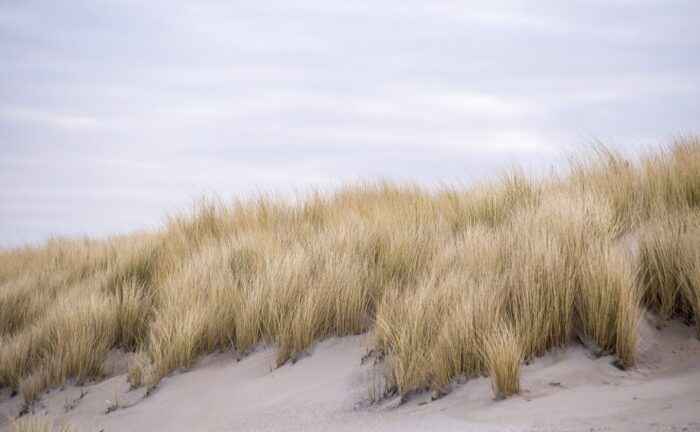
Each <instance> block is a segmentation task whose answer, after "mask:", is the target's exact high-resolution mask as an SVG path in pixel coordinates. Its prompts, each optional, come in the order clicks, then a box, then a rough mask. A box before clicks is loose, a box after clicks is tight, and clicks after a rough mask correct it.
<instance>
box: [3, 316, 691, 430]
mask: <svg viewBox="0 0 700 432" xmlns="http://www.w3.org/2000/svg"><path fill="white" fill-rule="evenodd" d="M368 338H369V335H362V336H349V337H344V338H333V339H330V340H327V341H324V342H321V343H319V344H318V345H317V346H316V347H315V349H314V350H313V353H312V355H309V356H306V357H302V358H301V359H300V360H299V361H298V362H296V363H295V364H286V365H284V366H282V367H280V368H277V369H275V368H274V364H275V356H274V350H273V349H272V348H267V349H260V350H258V352H256V353H254V354H251V355H249V356H248V357H246V358H244V359H243V360H241V361H239V362H236V361H235V359H234V358H233V355H232V354H231V353H223V354H215V355H210V356H207V357H204V358H201V359H200V360H198V361H197V363H196V364H195V366H194V367H193V368H192V369H191V370H189V371H188V372H186V373H182V374H177V375H174V376H172V377H170V378H167V379H165V380H164V381H163V382H162V383H161V384H160V385H159V386H158V389H157V390H156V391H154V392H153V393H152V394H151V395H149V396H148V397H145V398H144V392H143V390H142V389H139V390H129V385H128V384H127V383H126V377H125V375H124V374H123V373H122V374H118V375H115V376H113V377H111V378H108V379H106V380H104V381H102V382H99V383H95V384H92V385H88V386H85V387H82V388H80V387H76V386H68V387H67V388H65V389H63V390H54V391H52V392H50V393H48V394H46V395H44V396H43V397H42V399H41V401H40V403H39V404H38V405H37V413H40V414H48V415H50V416H52V417H53V418H54V419H55V422H56V423H57V424H60V423H62V422H64V421H70V422H72V423H73V424H77V425H81V426H82V430H84V431H94V430H101V429H102V430H104V431H106V432H107V431H127V430H128V431H154V430H168V431H192V430H197V431H309V430H311V431H314V430H317V431H349V430H377V431H379V430H381V431H387V430H388V431H392V430H395V431H407V430H408V431H410V430H444V431H484V430H513V431H515V430H517V431H520V430H536V431H549V430H567V431H591V430H615V431H617V430H629V431H639V430H653V431H664V430H668V431H672V430H678V431H680V430H688V431H693V430H700V341H698V339H697V338H696V337H695V334H694V329H692V328H690V327H687V326H685V325H683V324H681V323H678V322H670V323H668V325H667V326H666V327H665V328H664V329H662V330H657V329H656V328H653V327H652V325H651V323H650V320H648V319H647V320H645V323H644V325H643V328H642V331H641V334H640V338H641V341H640V344H639V352H638V359H639V361H638V365H637V367H636V368H635V369H633V370H628V371H622V370H619V369H617V368H616V367H615V366H613V365H612V364H611V362H612V358H611V357H602V358H598V359H591V358H589V356H588V355H587V353H586V352H585V350H584V348H582V347H580V346H576V347H571V348H567V349H562V350H552V351H550V352H549V353H548V354H547V355H545V356H544V357H541V358H538V359H536V360H535V361H534V362H532V363H531V364H529V365H526V366H524V367H523V372H522V382H521V387H522V391H521V394H520V395H518V396H515V397H512V398H509V399H507V400H505V401H500V402H496V401H493V400H492V397H493V394H492V392H491V388H490V383H489V380H488V378H478V379H474V380H470V381H469V382H467V383H466V384H463V385H456V386H455V388H454V390H453V391H452V392H451V393H450V394H448V395H447V396H445V397H443V398H442V399H439V400H436V401H430V394H428V393H426V394H420V395H417V396H415V397H413V398H412V399H411V400H409V401H408V402H407V403H404V404H401V405H400V404H399V401H398V399H397V398H393V399H390V400H386V401H384V402H382V403H381V404H376V405H370V404H369V402H368V382H369V380H368V376H369V375H370V368H371V366H369V364H367V363H365V364H364V365H363V364H361V358H362V355H363V353H364V352H365V347H366V346H367V342H368ZM115 361H116V360H115ZM117 363H119V362H118V361H117ZM120 364H121V363H120ZM115 369H116V370H119V368H116V367H115ZM115 402H116V404H117V405H118V406H119V408H118V409H116V410H114V411H111V412H109V413H106V412H107V411H108V410H109V409H108V408H109V407H110V404H114V403H115ZM19 407H20V402H19V398H18V397H17V396H14V397H7V395H5V400H4V401H2V402H0V417H5V416H8V415H10V416H11V415H16V413H17V412H18V410H19ZM2 427H7V422H6V421H4V420H0V428H2Z"/></svg>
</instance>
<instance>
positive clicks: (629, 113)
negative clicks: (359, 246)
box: [0, 0, 700, 245]
mask: <svg viewBox="0 0 700 432" xmlns="http://www.w3.org/2000/svg"><path fill="white" fill-rule="evenodd" d="M699 16H700V4H698V3H697V2H695V1H692V0H689V1H668V2H661V1H656V2H653V1H639V2H622V1H619V2H615V1H612V2H611V1H605V2H603V1H600V2H544V1H530V2H515V1H513V2H508V1H496V2H478V3H477V2H457V1H455V2H450V1H408V2H406V1H402V2H398V1H385V2H376V1H359V2H341V1H338V2H316V1H310V0H309V1H301V0H296V1H278V2H254V1H250V2H225V1H202V2H199V1H198V2H180V1H175V2H172V1H169V2H165V1H162V2H161V1H151V2H137V1H120V2H117V1H110V0H108V1H100V2H92V1H67V2H51V1H33V0H24V1H16V0H15V1H13V0H6V1H4V2H2V3H0V58H1V59H2V61H0V150H1V151H2V158H0V202H2V206H1V207H0V244H5V245H13V244H18V243H20V242H23V241H35V240H38V239H41V238H44V237H45V236H47V235H49V234H69V235H75V234H82V233H86V234H91V235H104V234H109V233H113V232H119V231H126V230H131V229H136V228H144V227H150V226H153V225H154V224H156V223H157V222H158V220H159V218H160V216H161V215H162V213H163V212H164V211H165V209H172V208H173V207H175V206H180V205H183V204H184V203H187V202H188V201H189V200H190V199H191V198H192V197H193V196H194V195H196V194H198V193H201V192H202V191H213V192H215V193H219V194H222V195H225V196H230V195H241V194H245V193H248V192H251V191H254V190H259V189H269V188H274V189H281V190H290V189H294V188H303V187H304V186H307V185H318V186H321V187H323V186H324V185H330V184H337V183H338V182H342V181H348V180H354V179H365V178H376V177H385V178H397V179H413V180H415V181H418V182H421V183H427V184H430V183H435V182H439V181H466V179H470V178H474V177H478V176H479V175H483V174H484V173H485V172H486V171H488V168H492V167H496V168H498V167H502V166H507V165H508V164H509V163H510V162H512V161H514V160H518V161H525V162H527V163H532V164H535V165H543V164H547V163H553V161H555V160H557V158H559V157H560V156H561V155H562V153H564V152H566V151H569V150H571V148H572V147H573V146H575V144H576V143H580V142H582V141H584V140H585V138H586V137H590V136H598V137H600V138H602V139H604V140H610V142H611V143H613V144H615V145H620V146H628V145H635V144H638V143H647V142H654V141H655V140H663V139H666V138H668V137H669V136H670V135H672V134H679V133H689V132H693V131H697V129H696V127H697V118H698V114H700V102H699V101H700V97H699V96H700V80H698V77H699V76H700V60H699V59H700V56H698V55H697V53H699V52H700V32H698V31H697V28H698V25H699V24H700V19H699V18H698V17H699Z"/></svg>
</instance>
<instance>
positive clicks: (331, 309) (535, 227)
mask: <svg viewBox="0 0 700 432" xmlns="http://www.w3.org/2000/svg"><path fill="white" fill-rule="evenodd" d="M699 208H700V141H698V140H697V139H695V138H687V139H681V140H678V141H676V142H674V143H672V145H670V146H668V147H667V148H666V149H665V150H662V151H660V152H659V153H657V154H655V155H651V156H648V157H645V158H643V159H642V160H635V161H631V160H626V159H625V158H624V157H622V156H620V155H617V154H615V153H613V152H609V151H602V152H599V154H598V155H597V156H595V157H593V158H592V159H580V160H579V161H575V162H574V163H573V164H572V167H571V170H570V171H569V174H568V175H566V176H561V177H554V176H553V177H550V178H547V179H544V180H540V181H532V180H530V179H528V178H526V177H525V176H524V175H523V174H521V173H518V172H514V173H512V174H511V175H508V176H505V177H504V178H503V179H502V180H501V181H499V182H494V183H490V184H486V185H481V186H474V187H471V188H468V189H457V188H444V189H442V190H439V191H429V190H426V189H422V188H420V187H417V186H413V185H396V184H389V183H378V184H364V185H355V186H347V187H344V188H340V189H338V190H336V191H334V192H332V193H329V194H312V195H310V196H308V197H307V198H306V199H304V200H301V202H296V203H289V202H283V201H281V200H276V199H273V198H270V197H264V196H261V197H259V198H258V199H255V200H250V201H242V202H234V203H231V204H224V203H221V202H219V201H204V202H202V203H199V204H198V206H197V210H196V212H194V213H192V214H190V213H187V214H176V215H173V216H171V217H169V218H168V219H167V220H166V224H165V226H164V227H163V229H160V230H158V231H156V232H152V233H140V234H134V235H127V236H120V237H114V238H111V239H108V240H103V241H95V240H88V239H84V240H67V239H52V240H49V241H48V242H46V244H44V245H43V246H41V247H36V248H32V247H24V248H18V249H14V250H9V251H5V252H2V253H0V386H3V387H5V386H6V387H11V388H12V389H16V390H19V391H20V392H21V393H22V394H23V397H24V398H25V400H26V401H31V400H33V399H34V398H36V397H38V396H39V395H40V394H41V392H42V391H44V390H45V389H48V388H51V387H52V386H55V385H58V384H61V383H63V382H64V381H65V380H67V379H75V380H77V381H78V382H82V381H85V380H88V379H93V378H96V377H99V375H100V374H101V372H102V371H101V364H102V362H103V360H104V358H105V356H106V354H107V352H108V351H110V350H112V349H115V348H118V349H123V350H128V351H134V352H135V354H134V361H133V363H132V366H131V369H130V371H129V374H128V377H129V381H130V382H131V384H132V385H135V386H141V385H145V386H147V387H149V388H150V387H153V386H156V385H157V384H158V382H159V381H160V380H161V379H162V378H163V377H165V376H167V375H168V374H170V373H172V372H173V371H175V370H179V369H184V368H187V367H189V366H190V365H191V364H192V362H193V361H194V360H195V359H196V358H197V356H198V355H200V354H203V353H207V352H211V351H214V350H228V349H232V350H234V352H235V355H236V356H238V357H240V356H244V355H246V354H247V353H248V352H250V351H251V350H252V349H253V348H254V347H255V346H256V345H257V344H258V343H260V342H261V341H264V342H266V343H274V344H275V345H276V347H277V363H278V364H282V363H284V362H286V361H287V360H289V359H290V358H294V357H295V356H296V355H298V354H299V353H301V352H303V351H305V350H307V349H309V347H310V346H312V344H313V343H314V342H315V341H317V340H319V339H322V338H325V337H328V336H332V335H348V334H358V333H362V332H365V331H368V330H374V331H375V340H374V347H373V348H374V352H375V354H376V355H377V356H378V358H383V359H384V360H385V365H384V367H383V370H384V371H385V373H386V377H385V378H384V380H383V382H385V383H389V384H388V385H387V386H386V387H387V388H386V391H388V392H391V391H397V392H398V393H399V394H400V395H401V396H402V397H405V396H406V395H407V394H409V393H410V392H412V391H415V390H422V389H432V390H434V391H437V392H445V391H449V386H450V384H451V383H452V382H453V380H454V379H455V378H457V377H460V376H466V377H472V376H476V375H483V374H488V375H490V376H491V379H492V383H493V387H494V393H495V395H497V396H498V397H501V396H507V395H510V394H513V393H516V392H517V391H518V388H519V367H520V364H521V363H522V362H523V361H527V360H528V359H531V358H532V357H536V356H539V355H542V354H543V353H544V352H545V351H546V350H547V349H549V348H552V347H555V346H562V345H566V344H570V343H572V342H573V341H576V340H587V341H592V342H593V343H595V345H596V346H597V347H598V348H599V349H600V350H601V352H605V353H613V354H615V355H617V356H618V357H619V359H620V362H621V363H622V364H624V365H626V366H630V365H633V364H634V353H635V343H636V334H637V331H636V328H637V325H638V321H639V316H640V311H641V309H642V308H648V309H650V310H652V311H653V312H655V313H657V314H658V317H659V323H660V324H662V323H663V321H664V320H666V319H668V318H671V317H681V318H683V319H685V320H686V321H688V322H689V323H696V324H697V323H698V314H699V313H700V249H699V246H698V245H700V222H699V220H700V217H699V216H698V214H699V211H700V210H699ZM630 239H631V244H633V245H636V248H638V251H637V253H636V255H638V258H635V252H634V249H635V247H632V248H630V247H626V245H629V244H630Z"/></svg>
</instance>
